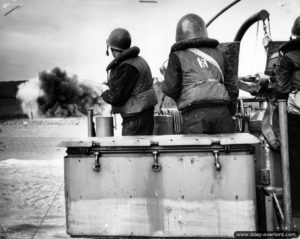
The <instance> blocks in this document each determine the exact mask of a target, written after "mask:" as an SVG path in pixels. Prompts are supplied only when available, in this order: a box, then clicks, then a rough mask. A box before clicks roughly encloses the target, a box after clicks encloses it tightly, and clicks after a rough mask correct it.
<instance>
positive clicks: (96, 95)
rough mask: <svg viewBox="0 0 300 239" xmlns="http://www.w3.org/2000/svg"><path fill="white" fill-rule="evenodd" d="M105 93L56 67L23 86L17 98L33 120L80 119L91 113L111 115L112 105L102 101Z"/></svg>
mask: <svg viewBox="0 0 300 239" xmlns="http://www.w3.org/2000/svg"><path fill="white" fill-rule="evenodd" d="M100 94H101V91H100V90H99V89H98V88H97V87H95V86H94V85H91V84H88V83H87V82H79V80H78V79H77V76H75V75H74V76H72V77H70V76H68V75H67V73H66V72H65V71H62V70H61V69H60V68H58V67H56V68H54V69H53V70H52V71H50V72H47V71H43V72H40V73H39V77H38V78H34V79H31V80H29V81H28V82H25V83H23V84H21V85H20V86H19V91H18V94H17V98H18V99H20V100H21V102H22V103H21V106H22V109H23V111H24V113H26V114H27V115H28V116H29V117H30V118H33V117H35V118H36V117H77V116H83V115H86V114H87V112H88V110H89V109H93V110H94V112H95V113H96V114H103V112H104V111H105V112H106V113H107V111H108V109H107V108H108V105H107V104H105V102H104V101H103V99H102V98H101V97H100Z"/></svg>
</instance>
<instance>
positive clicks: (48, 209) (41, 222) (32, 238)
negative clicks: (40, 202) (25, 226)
mask: <svg viewBox="0 0 300 239" xmlns="http://www.w3.org/2000/svg"><path fill="white" fill-rule="evenodd" d="M63 185H64V183H62V184H61V185H60V187H59V189H58V191H57V192H56V194H55V195H54V197H53V199H52V202H51V203H50V205H49V207H48V208H47V211H46V213H45V215H44V216H43V218H42V219H41V221H40V223H39V225H38V227H37V228H36V230H35V231H34V233H33V235H32V237H31V239H34V237H35V235H36V233H37V232H38V231H39V229H40V227H41V226H42V224H43V222H44V220H45V218H46V217H47V214H48V212H49V211H50V208H51V207H52V205H53V203H54V201H55V199H56V197H57V195H58V193H59V192H60V190H61V188H62V187H63Z"/></svg>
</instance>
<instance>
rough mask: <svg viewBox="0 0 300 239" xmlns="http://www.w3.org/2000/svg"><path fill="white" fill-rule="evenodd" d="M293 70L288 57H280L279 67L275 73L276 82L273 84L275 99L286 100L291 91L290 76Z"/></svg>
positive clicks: (291, 62)
mask: <svg viewBox="0 0 300 239" xmlns="http://www.w3.org/2000/svg"><path fill="white" fill-rule="evenodd" d="M294 68H295V65H294V63H293V61H292V60H291V59H290V58H289V57H287V56H285V55H284V56H282V57H281V59H280V64H279V67H278V69H277V71H276V78H275V79H276V80H275V82H274V92H275V94H276V97H277V98H281V99H287V98H288V96H289V93H290V90H291V76H292V74H293V71H294Z"/></svg>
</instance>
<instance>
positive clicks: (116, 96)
mask: <svg viewBox="0 0 300 239" xmlns="http://www.w3.org/2000/svg"><path fill="white" fill-rule="evenodd" d="M110 77H111V78H110V79H109V81H108V86H109V90H106V91H104V92H103V93H102V95H101V96H102V97H103V100H104V101H105V102H106V103H108V104H111V105H113V106H121V105H124V104H125V102H126V101H127V100H128V98H129V96H130V94H131V92H132V89H133V87H134V85H135V83H136V81H137V79H138V78H139V72H138V70H137V69H136V68H135V67H133V66H131V65H128V64H123V65H121V66H119V68H118V70H117V71H116V73H115V74H114V75H111V76H110Z"/></svg>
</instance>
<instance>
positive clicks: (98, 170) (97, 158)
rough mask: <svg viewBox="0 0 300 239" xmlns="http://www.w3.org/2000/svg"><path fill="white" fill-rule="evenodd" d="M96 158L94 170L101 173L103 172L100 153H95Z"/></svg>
mask: <svg viewBox="0 0 300 239" xmlns="http://www.w3.org/2000/svg"><path fill="white" fill-rule="evenodd" d="M94 156H95V163H94V167H93V170H94V171H95V172H97V173H99V172H100V170H101V165H100V153H99V152H98V151H96V152H94Z"/></svg>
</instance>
